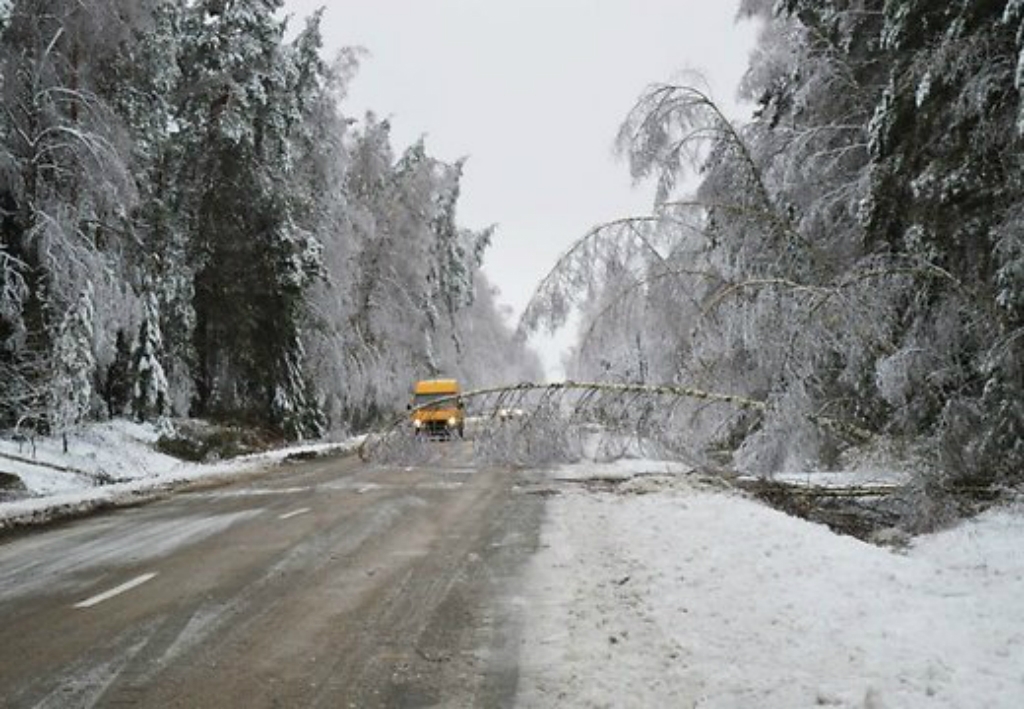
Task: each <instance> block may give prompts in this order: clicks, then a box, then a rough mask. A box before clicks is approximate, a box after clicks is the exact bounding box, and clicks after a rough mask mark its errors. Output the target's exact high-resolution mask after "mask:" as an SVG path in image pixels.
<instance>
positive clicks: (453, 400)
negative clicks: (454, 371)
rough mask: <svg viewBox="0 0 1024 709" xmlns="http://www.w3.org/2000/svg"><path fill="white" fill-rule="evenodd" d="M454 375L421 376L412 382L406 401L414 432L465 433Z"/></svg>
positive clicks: (431, 434)
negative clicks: (410, 399) (451, 377)
mask: <svg viewBox="0 0 1024 709" xmlns="http://www.w3.org/2000/svg"><path fill="white" fill-rule="evenodd" d="M460 393H461V390H460V389H459V383H458V381H456V380H455V379H423V380H421V381H418V382H416V384H415V385H414V386H413V390H412V402H411V403H410V404H409V407H408V408H409V412H410V414H409V415H410V418H411V420H412V426H413V429H414V430H415V432H416V434H417V435H419V434H423V435H426V436H429V437H431V438H451V437H452V434H453V433H458V434H459V438H462V437H463V435H465V431H466V417H465V410H464V408H465V407H464V405H463V403H462V399H461V398H460V396H459V394H460Z"/></svg>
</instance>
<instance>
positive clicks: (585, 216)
mask: <svg viewBox="0 0 1024 709" xmlns="http://www.w3.org/2000/svg"><path fill="white" fill-rule="evenodd" d="M737 5H738V2H737V0H507V1H499V0H330V1H326V0H286V3H285V6H286V9H287V11H288V12H290V13H293V14H294V15H295V19H294V20H293V27H298V26H301V18H304V17H306V16H307V15H309V14H310V13H312V12H313V11H314V10H315V9H316V8H317V7H320V6H324V7H326V11H325V15H324V22H323V33H324V38H325V43H326V50H327V52H329V53H332V54H333V53H334V51H336V50H337V49H339V48H341V47H347V46H361V47H364V48H365V49H366V50H367V51H368V55H367V56H366V57H365V58H364V59H363V62H362V66H361V69H360V70H359V73H358V75H357V76H356V78H355V80H354V81H353V83H352V85H351V87H350V92H349V96H348V98H347V100H346V101H345V103H344V104H343V110H344V111H345V113H346V114H347V115H350V116H352V117H355V118H361V117H362V115H363V112H364V111H365V110H367V109H372V110H373V111H374V112H375V113H377V114H378V115H379V116H383V117H389V118H390V119H391V123H392V138H393V144H394V146H395V150H396V152H400V151H401V150H402V149H404V148H405V147H406V146H407V145H409V144H410V143H412V142H414V141H415V140H417V139H418V138H419V137H420V136H425V137H426V145H427V150H428V152H429V153H431V154H432V155H434V156H436V157H438V158H441V159H444V160H455V159H458V158H460V157H468V158H469V160H468V162H467V164H466V169H465V174H464V177H463V189H462V195H461V199H460V201H459V222H460V223H461V224H462V225H463V226H466V227H472V228H482V227H485V226H487V225H489V224H497V226H498V231H497V233H496V236H495V239H494V242H493V245H492V247H491V249H490V250H489V251H488V253H487V256H486V261H485V267H484V270H485V271H486V273H487V275H488V277H489V278H490V279H491V281H492V282H493V283H494V285H496V286H497V287H498V288H499V289H500V291H501V295H500V298H499V299H500V301H501V302H503V303H506V304H507V305H509V306H510V307H511V309H512V311H513V315H514V316H515V317H518V315H519V313H520V312H521V311H522V309H523V307H524V306H525V304H526V302H527V301H528V299H529V297H530V294H531V293H532V292H533V289H534V287H535V286H536V285H537V283H538V282H539V281H540V279H541V278H543V276H544V275H545V274H546V273H547V271H548V270H549V269H550V268H551V266H552V265H553V264H554V263H555V261H556V260H557V258H558V256H559V254H560V253H562V252H563V251H564V250H565V249H566V248H568V246H569V245H570V244H571V243H572V242H573V241H574V240H575V239H577V238H579V237H580V236H582V235H583V234H584V233H586V231H587V230H588V229H589V228H590V227H592V226H594V225H596V224H599V223H601V222H603V221H608V220H611V219H615V218H619V217H623V216H629V215H638V214H645V213H647V212H649V211H650V204H651V201H652V198H651V195H652V189H651V188H650V187H649V186H644V187H640V188H634V187H633V185H632V183H631V180H630V177H629V171H628V168H627V166H626V165H625V164H624V163H622V162H620V161H618V160H617V159H616V158H615V157H614V155H613V152H612V142H613V141H614V138H615V134H616V131H617V130H618V126H619V124H620V123H621V122H622V120H623V118H624V117H625V116H626V114H627V112H628V111H629V109H630V108H631V107H632V105H633V102H634V101H635V100H636V98H637V97H638V96H639V95H640V93H641V92H642V91H643V89H644V87H646V86H647V85H648V84H651V83H654V82H658V81H668V80H671V79H673V78H674V77H677V76H678V75H679V73H680V72H681V71H683V70H698V71H700V72H702V73H703V74H704V75H705V76H706V77H707V79H708V81H709V83H710V85H711V89H712V91H713V93H714V95H715V97H716V98H717V99H718V100H719V101H720V102H721V103H722V104H723V105H725V106H727V107H729V113H730V114H731V115H733V116H735V117H738V118H741V119H742V118H744V117H745V115H746V114H748V113H749V108H745V107H741V106H738V105H737V103H736V90H737V86H738V84H739V80H740V77H741V75H742V74H743V72H744V70H745V68H746V66H747V60H748V57H749V53H750V50H751V49H752V47H753V43H754V36H755V34H756V28H755V27H754V26H753V25H752V24H751V23H749V22H744V23H741V24H736V22H735V21H734V20H735V14H736V7H737ZM546 359H548V360H549V364H550V354H549V355H548V357H546Z"/></svg>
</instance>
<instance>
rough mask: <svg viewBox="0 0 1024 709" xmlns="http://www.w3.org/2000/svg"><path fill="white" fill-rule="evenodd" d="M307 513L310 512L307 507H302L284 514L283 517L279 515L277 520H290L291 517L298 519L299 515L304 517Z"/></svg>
mask: <svg viewBox="0 0 1024 709" xmlns="http://www.w3.org/2000/svg"><path fill="white" fill-rule="evenodd" d="M309 511H310V510H309V508H308V507H303V508H301V509H298V510H292V511H291V512H287V513H285V514H283V515H280V516H279V517H278V519H291V518H292V517H298V516H299V515H304V514H306V513H307V512H309Z"/></svg>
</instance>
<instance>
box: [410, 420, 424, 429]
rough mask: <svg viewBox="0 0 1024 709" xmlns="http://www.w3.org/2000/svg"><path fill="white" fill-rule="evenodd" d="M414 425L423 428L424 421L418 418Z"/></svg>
mask: <svg viewBox="0 0 1024 709" xmlns="http://www.w3.org/2000/svg"><path fill="white" fill-rule="evenodd" d="M412 425H413V428H423V422H422V421H420V420H419V419H416V420H415V421H413V422H412Z"/></svg>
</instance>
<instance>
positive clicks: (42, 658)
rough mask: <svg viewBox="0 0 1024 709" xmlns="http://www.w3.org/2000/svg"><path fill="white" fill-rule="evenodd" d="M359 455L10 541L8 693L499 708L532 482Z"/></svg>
mask: <svg viewBox="0 0 1024 709" xmlns="http://www.w3.org/2000/svg"><path fill="white" fill-rule="evenodd" d="M437 451H438V453H439V455H438V456H437V459H436V460H434V461H433V462H432V463H429V464H426V465H422V466H418V467H416V468H397V467H392V468H381V467H374V466H368V465H364V464H362V463H360V462H359V461H358V459H356V458H348V459H334V460H328V461H318V462H312V463H304V464H300V465H292V466H289V467H285V468H282V469H280V470H279V471H276V472H274V473H271V474H269V475H266V476H264V477H261V478H258V479H257V480H256V481H255V482H249V483H246V484H235V485H232V486H227V487H220V488H216V489H209V490H205V491H199V492H193V493H189V494H183V495H179V496H177V497H174V498H171V499H168V500H165V501H162V502H158V503H155V504H151V505H148V506H145V507H140V508H136V509H129V510H121V511H118V512H116V513H111V514H107V515H102V516H98V517H94V518H91V519H86V520H80V521H77V522H73V523H68V524H64V525H61V526H58V527H55V528H51V529H48V530H45V531H37V532H34V533H29V534H21V535H19V536H15V537H13V538H10V537H9V538H7V539H6V540H4V541H3V543H0V627H2V629H3V631H2V632H3V643H0V687H2V688H3V689H2V692H3V696H2V698H0V703H2V705H3V706H4V707H91V706H133V707H170V706H180V707H213V706H217V707H246V708H247V709H253V708H255V707H271V706H303V707H314V706H321V707H337V706H359V707H372V706H426V705H433V704H439V703H443V704H444V705H445V706H506V705H509V704H510V703H511V702H512V701H513V697H514V693H515V688H516V680H517V675H516V651H517V649H518V642H519V636H520V633H519V623H520V618H518V613H517V612H516V610H515V608H516V604H515V603H514V600H515V592H516V584H517V581H516V579H518V578H519V577H521V573H520V570H521V567H522V565H523V563H524V562H525V560H526V559H527V558H528V557H529V556H530V554H532V553H533V551H534V550H535V548H536V544H537V534H538V532H539V527H540V518H541V513H542V508H543V499H542V497H541V496H537V495H530V494H523V493H524V489H523V487H522V486H523V484H524V478H523V476H522V475H521V474H515V475H513V474H511V473H509V472H508V471H499V470H486V469H483V470H481V469H476V468H474V467H472V466H470V465H469V464H468V463H467V459H468V454H469V451H468V444H461V445H454V444H452V445H448V446H445V445H438V446H437Z"/></svg>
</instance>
